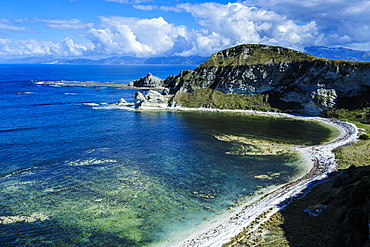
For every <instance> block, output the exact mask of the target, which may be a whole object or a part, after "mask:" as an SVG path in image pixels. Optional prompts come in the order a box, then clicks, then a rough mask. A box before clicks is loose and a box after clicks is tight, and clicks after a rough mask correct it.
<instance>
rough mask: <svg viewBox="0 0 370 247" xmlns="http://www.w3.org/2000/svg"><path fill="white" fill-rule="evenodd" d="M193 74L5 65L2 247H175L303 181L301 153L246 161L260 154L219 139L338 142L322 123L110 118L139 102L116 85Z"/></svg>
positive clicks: (228, 116)
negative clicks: (262, 196)
mask: <svg viewBox="0 0 370 247" xmlns="http://www.w3.org/2000/svg"><path fill="white" fill-rule="evenodd" d="M194 68H195V66H191V65H158V66H155V65H152V66H149V65H117V66H110V65H105V66H93V65H89V66H83V65H80V66H77V65H76V66H75V65H0V148H1V152H0V167H1V170H0V192H1V193H0V239H1V245H2V246H149V245H151V246H156V245H166V243H168V245H171V243H175V242H176V241H178V240H181V239H184V238H186V237H187V236H189V235H190V234H191V233H192V232H193V231H194V229H199V227H201V228H207V227H209V226H210V224H212V222H213V223H214V222H215V221H217V220H218V219H221V218H225V217H228V215H231V213H232V212H233V210H234V209H235V208H237V206H238V205H240V204H243V203H246V202H248V200H250V198H251V197H252V196H254V195H256V194H259V193H261V192H260V191H261V190H263V189H265V188H268V187H271V186H279V185H281V184H284V183H287V182H289V181H290V180H291V179H293V178H295V177H297V176H299V175H300V174H301V173H302V172H303V171H304V170H305V161H304V160H303V159H301V157H300V156H299V155H297V154H296V153H294V152H277V153H275V154H266V153H262V154H258V153H252V154H249V155H246V154H245V152H244V153H243V150H244V151H245V150H246V149H248V148H253V147H254V146H253V145H247V144H243V143H240V142H238V141H235V140H234V141H225V140H223V139H222V138H221V139H220V138H218V137H219V136H239V137H243V138H247V139H253V140H262V141H263V142H270V143H280V144H281V143H283V144H292V145H316V144H320V143H322V142H325V141H327V140H328V139H329V138H330V137H331V131H330V130H329V129H328V128H326V127H324V126H322V125H321V124H319V123H316V122H312V121H302V120H297V119H288V118H276V117H263V116H256V115H254V116H252V115H245V114H236V113H221V112H177V111H128V110H125V109H123V108H119V107H107V106H111V105H114V104H115V103H117V102H118V101H119V100H120V99H121V98H125V99H126V100H127V101H129V102H133V96H134V93H135V92H136V91H137V90H132V89H127V88H124V87H118V86H116V87H115V86H111V85H109V84H112V83H114V84H127V83H129V82H130V81H131V80H134V79H138V78H140V77H142V76H145V75H146V74H147V73H148V72H150V73H152V74H153V75H155V76H159V77H161V78H165V77H167V76H169V75H177V74H179V72H180V70H188V69H194ZM42 80H69V81H99V82H101V83H102V84H103V85H101V86H60V85H59V86H58V85H54V86H45V85H40V84H38V83H37V81H42ZM104 84H107V86H105V85H104ZM254 148H255V147H254Z"/></svg>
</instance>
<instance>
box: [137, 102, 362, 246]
mask: <svg viewBox="0 0 370 247" xmlns="http://www.w3.org/2000/svg"><path fill="white" fill-rule="evenodd" d="M138 110H139V111H140V110H143V111H147V110H148V111H150V110H165V111H168V110H170V111H171V110H174V111H210V112H231V113H232V112H234V113H246V114H256V115H264V116H275V117H287V118H296V119H301V120H311V121H312V120H313V121H319V122H321V123H323V124H325V125H329V126H331V127H334V128H335V129H337V130H339V132H340V134H339V136H338V137H336V138H335V139H333V140H330V141H328V142H325V143H323V144H321V145H316V146H309V147H295V148H294V149H295V150H296V151H298V152H299V153H300V154H301V155H302V156H303V157H304V158H305V159H307V161H310V162H312V164H313V166H312V168H311V170H309V171H308V172H307V173H305V174H302V176H301V177H299V178H297V179H295V180H293V181H291V182H289V183H287V184H284V185H281V186H279V187H277V188H275V189H274V190H272V191H270V192H268V193H267V194H264V195H261V196H259V197H257V198H255V199H254V200H252V201H251V202H248V204H245V205H242V206H240V208H239V210H238V211H237V212H235V213H234V214H233V215H231V216H228V218H227V219H226V220H224V221H222V222H221V221H220V222H215V223H213V224H212V225H211V226H210V227H209V228H207V229H203V231H201V232H197V233H194V234H192V235H190V236H189V237H187V238H186V239H184V240H183V241H181V242H179V243H176V244H175V245H173V246H182V247H190V246H192V247H194V246H197V247H206V246H212V247H216V246H222V245H223V244H226V243H228V242H230V241H231V240H232V238H233V237H235V236H236V235H237V234H239V233H240V232H242V231H243V230H244V228H245V227H248V226H249V225H251V223H252V222H253V221H254V220H256V218H257V217H258V216H260V215H261V214H264V215H265V216H264V217H265V218H267V219H268V218H269V217H270V216H271V215H273V214H274V213H276V212H278V211H279V210H280V209H281V208H283V207H285V206H286V205H287V204H288V203H289V199H290V198H293V197H294V196H296V195H297V194H300V193H302V191H303V190H304V189H307V188H309V187H312V186H314V185H312V184H311V183H312V182H314V181H318V180H320V179H324V178H326V177H327V174H329V173H331V172H333V171H334V170H335V168H336V163H335V155H334V153H333V152H332V150H333V149H335V148H337V147H340V146H343V145H346V144H348V143H350V142H353V141H355V140H356V139H357V133H358V129H357V127H356V126H355V125H353V124H351V123H348V122H344V121H339V120H335V119H327V118H322V117H315V116H303V115H294V114H288V113H277V112H259V111H254V110H221V109H210V108H184V107H167V108H160V107H158V108H155V107H148V108H141V109H138ZM283 202H284V204H282V203H283Z"/></svg>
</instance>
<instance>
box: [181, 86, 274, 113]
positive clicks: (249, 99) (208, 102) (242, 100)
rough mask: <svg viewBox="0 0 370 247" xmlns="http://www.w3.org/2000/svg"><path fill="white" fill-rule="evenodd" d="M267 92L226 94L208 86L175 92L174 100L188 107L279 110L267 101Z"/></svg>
mask: <svg viewBox="0 0 370 247" xmlns="http://www.w3.org/2000/svg"><path fill="white" fill-rule="evenodd" d="M268 98H269V95H268V94H249V95H240V94H226V93H223V92H220V91H218V90H213V89H210V88H203V89H198V90H196V91H195V92H192V93H190V92H184V93H177V94H176V96H175V98H174V100H175V101H176V102H177V103H178V104H180V105H182V106H184V107H189V108H200V107H206V108H217V109H231V110H234V109H240V110H257V111H279V110H278V109H277V108H273V107H271V105H270V104H269V103H268Z"/></svg>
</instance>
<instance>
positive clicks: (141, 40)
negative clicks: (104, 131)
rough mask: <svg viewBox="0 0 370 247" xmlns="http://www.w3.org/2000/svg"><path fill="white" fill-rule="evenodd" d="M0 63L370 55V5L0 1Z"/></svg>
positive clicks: (268, 0) (253, 0) (282, 0)
mask: <svg viewBox="0 0 370 247" xmlns="http://www.w3.org/2000/svg"><path fill="white" fill-rule="evenodd" d="M0 6H1V8H0V59H9V58H22V57H47V56H52V57H61V58H76V57H86V58H99V57H110V56H124V55H129V56H137V57H154V56H170V55H178V56H191V55H200V56H209V55H210V54H212V53H214V52H216V51H219V50H221V49H224V48H227V47H231V46H234V45H238V44H243V43H260V44H269V45H280V46H285V47H289V48H293V49H296V50H300V51H303V49H304V47H309V46H328V47H346V48H351V49H355V50H366V51H368V50H370V10H369V9H370V1H369V0H366V1H365V0H351V1H349V0H328V1H321V0H320V1H319V0H307V1H297V0H247V1H182V0H177V1H176V0H175V1H153V0H12V1H9V0H0Z"/></svg>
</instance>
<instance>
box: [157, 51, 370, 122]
mask: <svg viewBox="0 0 370 247" xmlns="http://www.w3.org/2000/svg"><path fill="white" fill-rule="evenodd" d="M164 84H165V85H167V86H168V87H169V91H170V93H171V94H176V95H180V94H184V93H187V92H194V91H196V90H198V89H201V88H211V89H214V90H218V91H221V92H224V93H226V94H267V95H268V96H269V101H270V104H271V105H272V106H273V107H276V108H279V109H281V110H283V111H290V112H300V113H304V114H314V115H316V114H320V113H321V112H323V111H326V110H329V109H331V108H333V107H343V106H352V107H364V106H370V97H369V96H370V62H352V61H340V60H329V59H322V58H318V57H313V56H310V55H307V54H305V53H301V52H297V51H294V50H291V49H287V48H283V47H276V46H267V45H239V46H236V47H232V48H229V49H226V50H223V51H220V52H217V53H215V54H213V55H212V56H211V57H210V58H209V59H208V60H207V61H206V62H204V63H203V64H201V65H200V66H198V67H197V68H196V69H195V70H194V71H182V72H181V73H180V74H179V75H178V76H171V77H168V78H167V79H166V80H165V81H164ZM175 100H176V97H175ZM174 103H175V102H174ZM177 104H181V102H177Z"/></svg>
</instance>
